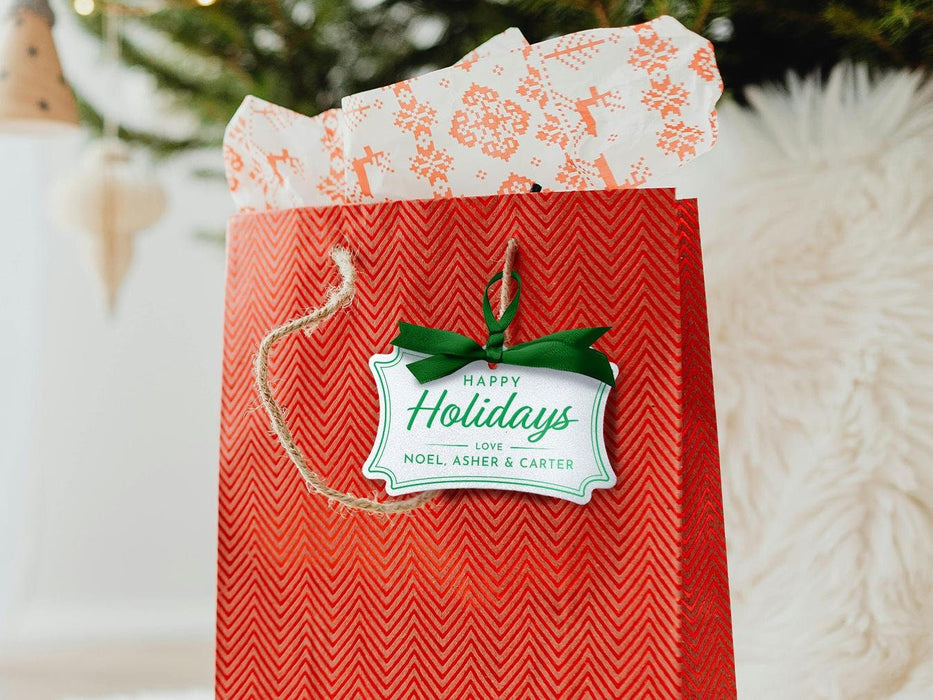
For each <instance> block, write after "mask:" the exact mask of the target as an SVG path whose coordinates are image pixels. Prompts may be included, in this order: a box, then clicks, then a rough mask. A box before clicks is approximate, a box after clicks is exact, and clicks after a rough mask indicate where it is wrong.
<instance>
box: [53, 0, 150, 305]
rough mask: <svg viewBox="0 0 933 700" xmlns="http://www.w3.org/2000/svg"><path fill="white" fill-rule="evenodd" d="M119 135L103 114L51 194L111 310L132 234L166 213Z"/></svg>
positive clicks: (111, 51)
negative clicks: (84, 247)
mask: <svg viewBox="0 0 933 700" xmlns="http://www.w3.org/2000/svg"><path fill="white" fill-rule="evenodd" d="M114 8H115V6H113V5H110V4H107V5H104V15H103V19H104V35H105V38H106V47H107V59H108V63H109V64H110V66H111V68H112V69H113V71H114V74H115V75H114V81H113V82H114V85H116V86H118V85H119V83H118V80H117V79H116V72H117V70H118V66H119V60H120V38H119V25H118V22H119V19H120V14H118V13H117V10H115V9H114ZM118 133H119V126H118V124H117V122H116V120H114V119H112V118H110V117H108V116H106V114H105V117H104V137H103V138H102V139H100V140H99V141H96V142H94V143H92V144H91V145H90V146H89V147H88V149H87V150H86V152H85V154H84V156H83V157H82V159H81V162H80V163H79V164H78V167H77V168H76V169H75V170H74V171H73V172H71V173H69V174H68V176H67V177H66V178H64V179H63V180H62V181H60V182H59V183H58V186H57V187H56V188H55V190H54V191H53V193H52V198H53V199H52V213H53V216H54V218H55V220H56V222H57V223H58V225H59V226H61V227H62V228H65V229H69V230H77V231H79V232H81V233H83V234H85V235H87V236H88V239H89V241H88V242H89V244H90V252H91V261H92V263H93V265H94V268H95V269H96V271H97V274H98V276H99V277H100V280H101V282H102V283H103V287H104V292H105V294H106V299H107V307H108V309H109V310H110V312H111V313H112V312H113V310H114V309H115V307H116V302H117V294H118V292H119V289H120V284H121V282H122V281H123V278H124V277H125V276H126V272H127V270H128V269H129V265H130V261H131V259H132V257H133V239H134V236H135V234H136V233H137V232H138V231H141V230H142V229H145V228H147V227H149V226H151V225H152V224H154V223H155V222H156V221H158V220H159V219H160V218H161V217H162V214H163V213H164V212H165V192H164V191H163V189H162V186H161V185H160V184H159V182H158V180H157V179H156V178H155V177H154V175H152V173H151V171H150V170H149V169H148V168H147V167H145V165H144V163H143V162H142V161H141V160H140V159H139V158H138V157H134V154H133V151H132V149H130V147H129V146H128V145H127V144H125V143H123V142H121V141H120V140H119V138H118Z"/></svg>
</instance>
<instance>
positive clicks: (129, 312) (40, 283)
mask: <svg viewBox="0 0 933 700" xmlns="http://www.w3.org/2000/svg"><path fill="white" fill-rule="evenodd" d="M81 140H82V139H81V138H79V137H76V138H72V139H66V140H57V141H54V142H53V141H49V142H27V141H22V140H13V139H11V138H4V139H2V140H0V163H6V164H7V167H4V168H2V169H0V211H2V212H3V213H4V214H3V220H2V224H0V367H2V368H4V369H3V370H0V371H5V372H7V374H8V376H7V377H6V378H5V380H4V381H3V386H4V389H5V391H4V396H3V399H4V400H3V401H2V402H0V645H2V644H6V645H9V644H21V643H23V642H30V643H37V644H46V643H49V642H53V641H55V642H57V641H64V640H68V639H73V640H76V641H77V640H83V641H90V640H100V639H102V638H124V637H138V636H140V635H143V636H153V635H166V634H169V635H178V634H186V635H192V634H193V635H198V636H204V637H206V638H209V637H210V635H211V634H212V632H213V605H214V603H213V598H214V570H215V532H216V493H215V492H216V463H217V431H218V412H219V386H220V359H221V315H222V304H223V267H224V258H223V248H222V246H220V245H218V244H216V243H210V242H205V241H203V240H201V239H199V238H197V237H196V236H195V232H196V231H197V230H200V229H204V228H208V229H214V230H217V231H220V230H222V227H223V223H224V220H225V218H226V216H227V214H228V213H229V212H230V210H231V208H232V207H231V204H230V202H229V196H228V195H227V193H226V192H225V190H224V187H223V184H222V183H221V182H213V181H208V182H205V181H199V180H196V179H193V178H191V177H189V176H187V175H186V173H187V172H188V171H189V170H190V169H189V168H188V167H187V166H185V165H184V164H180V163H175V164H168V165H165V166H162V167H160V168H159V177H160V179H161V180H162V181H163V183H164V184H165V186H166V189H167V192H168V195H169V211H168V213H167V215H166V217H165V218H164V219H163V220H162V221H161V222H159V223H158V224H157V225H156V226H154V227H153V228H152V229H150V230H148V231H146V232H144V233H142V234H140V235H139V236H138V237H137V249H136V258H135V260H134V263H133V265H132V268H131V270H130V272H129V274H128V278H127V280H126V282H125V285H124V288H123V290H122V293H121V297H120V300H119V304H118V308H117V310H116V313H115V315H114V316H113V317H109V316H108V314H107V312H106V310H105V306H104V303H103V298H102V294H101V292H100V289H99V287H98V285H97V281H96V279H95V277H94V274H93V272H92V271H91V269H90V267H89V265H88V264H86V261H85V259H84V257H83V250H82V246H81V240H80V239H79V237H78V236H77V235H75V234H70V233H65V232H63V231H59V230H56V229H55V227H53V226H52V225H51V224H50V223H49V222H48V220H47V217H46V216H45V210H46V209H47V197H48V190H49V183H50V182H51V181H53V180H54V179H55V177H57V176H58V175H57V174H58V173H66V172H67V171H68V169H69V166H70V165H71V164H73V163H74V161H75V159H76V158H77V155H78V152H79V148H80V145H81V144H80V143H79V142H80V141H81ZM205 160H206V161H207V162H209V163H211V164H212V165H219V154H207V155H206V157H205V158H201V161H202V162H204V161H205ZM12 164H16V167H13V165H12Z"/></svg>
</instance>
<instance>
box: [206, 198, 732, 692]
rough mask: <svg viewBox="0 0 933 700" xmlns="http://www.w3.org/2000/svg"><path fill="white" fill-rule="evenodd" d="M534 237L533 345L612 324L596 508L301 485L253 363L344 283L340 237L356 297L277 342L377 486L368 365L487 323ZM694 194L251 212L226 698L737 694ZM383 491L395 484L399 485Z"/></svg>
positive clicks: (237, 310)
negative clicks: (606, 477) (603, 472)
mask: <svg viewBox="0 0 933 700" xmlns="http://www.w3.org/2000/svg"><path fill="white" fill-rule="evenodd" d="M512 237H515V238H517V239H518V241H519V244H520V253H519V257H518V260H517V269H518V270H519V271H520V273H521V276H522V279H523V281H524V289H523V292H522V306H521V311H520V312H519V314H518V316H517V318H516V320H515V322H514V323H513V325H512V333H513V338H512V342H522V341H523V340H526V339H529V338H536V337H539V336H541V335H544V334H547V333H550V332H553V331H555V330H559V329H564V328H570V327H579V326H612V328H611V330H610V331H609V332H608V333H607V334H606V335H605V336H604V337H603V338H601V339H600V340H599V341H598V343H597V345H596V347H597V349H599V350H602V351H603V352H605V353H606V354H607V355H608V356H609V357H610V358H611V359H612V361H613V362H615V363H617V364H618V365H619V366H620V372H619V376H618V379H617V382H616V386H615V388H614V389H613V390H612V392H611V393H610V394H609V401H608V405H607V409H606V421H605V439H606V446H607V450H608V455H609V458H610V462H611V465H612V468H613V469H614V471H615V473H616V476H617V483H616V485H615V486H614V487H612V488H611V489H605V490H597V491H595V492H594V493H593V495H592V499H591V500H590V502H589V503H587V504H586V505H577V504H575V503H571V502H568V501H564V500H559V499H555V498H551V497H547V496H539V495H530V494H524V493H514V492H507V491H496V490H480V489H467V490H449V491H445V492H443V493H442V494H441V495H439V496H437V497H436V498H434V499H433V500H431V501H429V502H427V503H425V504H424V505H422V506H421V507H419V508H417V509H415V510H412V511H411V512H409V513H406V514H396V515H389V516H380V515H373V514H371V513H367V512H362V511H357V510H353V509H348V508H345V507H342V506H334V504H333V503H332V502H331V501H329V500H328V499H326V498H324V497H322V496H321V495H319V494H317V493H314V492H309V491H308V489H306V488H305V485H304V483H303V481H302V478H301V475H300V474H299V473H298V471H297V470H296V469H295V466H294V465H293V464H292V462H291V461H290V459H289V457H288V456H287V455H286V453H285V451H284V450H283V448H282V445H281V444H280V443H279V440H278V439H277V437H276V436H275V435H274V434H273V433H272V432H271V431H270V423H269V417H268V416H267V415H266V413H265V411H264V410H263V409H262V407H261V405H260V402H259V399H258V396H257V392H256V386H255V378H254V374H253V364H254V359H255V357H256V352H257V348H258V347H259V343H260V341H261V339H262V338H263V337H264V336H265V335H266V333H267V332H268V331H269V330H270V329H272V328H273V327H276V326H279V325H280V324H282V323H284V322H286V321H288V320H289V319H291V318H294V317H297V316H301V315H303V314H305V313H306V312H307V310H308V309H309V308H313V307H317V306H319V305H320V304H321V303H322V300H323V299H325V298H326V296H327V291H328V288H330V287H331V286H332V285H335V284H337V283H338V282H339V281H340V280H339V275H338V274H337V271H336V269H335V268H334V265H333V262H332V261H331V258H330V250H331V248H332V246H334V245H335V244H340V245H342V246H345V247H347V248H349V249H350V250H351V251H353V254H354V264H355V266H356V270H357V280H356V292H355V297H354V299H353V302H352V304H351V305H350V306H348V307H347V308H346V309H343V310H341V311H339V312H338V313H337V314H336V315H334V316H333V317H332V318H330V319H329V320H327V321H326V322H324V323H322V324H320V325H319V326H318V327H317V328H316V329H315V331H314V332H313V333H311V334H310V335H304V334H301V333H295V334H293V335H291V336H289V337H288V338H286V339H285V340H283V341H282V342H281V343H279V344H278V345H277V346H276V349H275V352H274V354H273V355H272V358H271V364H270V374H271V377H272V383H273V386H274V390H275V394H276V399H277V400H278V401H280V402H281V404H282V405H283V406H285V407H286V410H287V420H288V424H289V426H290V428H291V431H292V434H293V435H294V437H295V440H296V442H297V443H298V445H299V446H300V448H301V450H302V451H303V452H304V454H305V455H306V456H307V458H308V462H309V464H310V465H311V466H312V467H313V469H314V471H315V472H316V473H317V474H319V475H320V476H321V478H322V479H324V480H325V481H326V482H327V483H328V484H329V485H330V486H332V487H334V488H336V489H338V490H340V491H344V492H352V493H355V494H360V495H366V496H371V495H373V494H374V493H378V492H379V490H380V487H381V486H382V483H381V482H374V481H370V480H368V479H366V478H365V477H364V476H363V474H362V472H361V465H362V464H363V462H364V460H365V459H366V457H367V455H368V454H369V451H370V448H371V447H372V445H373V440H374V436H375V433H376V428H377V424H378V420H379V416H378V414H379V402H378V397H377V391H376V387H375V384H374V380H373V376H372V374H371V373H370V370H369V367H368V365H367V362H368V360H369V358H370V356H372V355H373V354H375V353H380V352H386V351H387V350H388V349H389V341H390V339H391V338H392V336H393V335H394V334H395V332H396V330H397V323H398V321H399V320H402V319H404V320H406V321H409V322H411V323H415V324H423V325H428V326H433V327H438V328H444V329H450V330H453V331H456V332H459V333H462V334H465V335H467V336H470V337H474V338H478V337H482V335H483V328H481V326H482V318H481V317H479V316H478V315H477V314H476V305H477V294H478V290H482V289H483V287H484V285H485V284H486V282H487V280H488V279H489V278H490V276H491V275H492V274H493V273H495V272H496V271H497V269H501V259H502V251H503V248H504V245H505V242H506V241H507V240H508V239H509V238H512ZM719 478H720V477H719V460H718V450H717V443H716V424H715V412H714V405H713V392H712V379H711V373H710V358H709V338H708V330H707V321H706V306H705V297H704V287H703V272H702V264H701V258H700V244H699V236H698V225H697V215H696V204H695V202H694V201H691V200H685V201H678V200H677V199H676V198H675V195H674V193H673V191H672V190H665V189H655V190H626V191H602V192H545V193H538V194H526V195H508V196H496V197H478V198H459V199H456V198H455V199H439V200H425V201H407V202H391V203H384V204H369V205H359V206H347V207H328V208H308V209H292V210H285V211H272V212H265V213H253V214H241V215H238V216H236V217H235V218H233V219H232V220H231V223H230V226H229V237H228V268H227V296H226V318H225V337H224V366H223V405H222V430H221V460H220V535H219V572H218V599H217V679H216V681H217V684H216V692H217V697H218V698H261V699H262V700H268V699H269V698H432V699H433V698H635V697H655V698H675V697H696V698H730V697H734V695H735V679H734V669H733V655H732V637H731V623H730V615H729V590H728V580H727V574H726V556H725V543H724V533H723V517H722V500H721V490H720V480H719ZM383 497H384V496H383Z"/></svg>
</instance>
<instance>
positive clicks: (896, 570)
mask: <svg viewBox="0 0 933 700" xmlns="http://www.w3.org/2000/svg"><path fill="white" fill-rule="evenodd" d="M749 97H750V100H751V103H752V105H753V109H752V110H747V111H746V110H740V109H739V108H737V107H735V106H734V105H728V104H727V105H725V106H724V107H723V109H722V110H721V112H722V113H721V142H720V145H719V146H717V148H716V149H714V151H713V152H712V153H711V154H710V155H708V156H705V157H704V158H701V159H699V160H698V161H695V162H694V163H693V164H691V165H690V166H688V167H687V168H686V169H685V170H684V172H683V173H682V181H681V182H680V183H679V185H681V187H680V190H681V193H682V194H693V193H695V194H699V196H700V212H701V218H702V227H703V237H704V254H705V258H706V275H707V287H708V296H709V306H710V323H711V338H712V348H713V358H714V371H715V378H716V399H717V404H718V411H719V426H720V444H721V448H722V468H723V485H724V492H725V509H726V510H725V512H726V527H727V533H726V534H727V539H728V545H729V556H730V561H729V565H730V578H731V584H732V598H733V614H734V626H735V647H736V658H737V672H738V677H739V696H740V697H741V698H749V699H754V700H771V699H774V700H778V699H780V700H787V699H792V700H797V699H809V698H840V699H841V698H845V699H846V700H857V699H859V698H866V699H867V698H871V699H875V698H883V697H896V698H898V699H899V700H908V698H910V699H916V700H920V699H921V698H924V699H926V698H933V648H931V640H930V631H931V630H933V605H931V604H930V602H929V599H930V597H931V593H933V153H931V143H933V86H931V85H929V84H927V85H923V84H922V80H921V77H920V76H919V75H911V74H907V73H896V74H890V75H887V76H885V77H883V78H881V79H878V80H871V79H870V78H869V76H868V73H867V72H866V71H865V70H863V69H860V68H852V67H845V66H843V67H840V68H837V69H836V70H835V71H834V72H833V73H832V75H831V77H830V78H829V80H828V81H827V82H826V84H825V85H821V84H820V83H819V82H818V81H816V80H798V79H791V80H790V81H789V83H788V85H787V88H786V89H770V90H765V89H759V90H754V91H752V92H751V93H750V95H749ZM210 696H211V694H210V693H209V692H207V691H205V692H204V694H203V697H204V698H205V699H206V698H208V697H210ZM170 697H172V698H174V697H175V696H168V695H151V696H138V697H137V698H135V700H144V699H145V700H169V698H170ZM182 698H184V699H186V700H187V699H189V698H190V700H200V698H201V696H200V695H197V694H192V695H184V696H177V700H182Z"/></svg>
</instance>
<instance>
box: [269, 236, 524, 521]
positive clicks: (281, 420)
mask: <svg viewBox="0 0 933 700" xmlns="http://www.w3.org/2000/svg"><path fill="white" fill-rule="evenodd" d="M517 252H518V241H517V240H516V239H515V238H510V239H509V240H508V242H507V243H506V246H505V256H504V260H503V263H502V273H503V274H502V286H501V290H500V292H499V315H500V316H501V315H502V313H503V312H504V311H505V309H506V307H507V306H508V303H509V301H510V299H509V297H510V296H511V289H510V287H511V285H510V278H511V272H512V269H513V267H514V264H515V255H516V253H517ZM330 257H331V259H332V260H333V261H334V264H335V265H336V266H337V270H338V271H339V272H340V277H341V281H340V285H339V286H337V287H334V288H333V289H331V290H330V292H329V293H328V295H327V301H326V302H325V303H324V305H323V306H321V307H320V308H317V309H314V310H313V311H310V312H309V313H308V314H306V315H305V316H302V317H300V318H296V319H295V320H293V321H289V322H288V323H286V324H284V325H281V326H279V327H277V328H273V329H272V330H271V331H270V332H269V334H268V335H266V337H265V338H263V339H262V342H261V343H260V344H259V352H258V353H257V355H256V367H255V370H256V386H257V388H258V390H259V398H260V400H261V401H262V405H263V408H265V409H266V413H268V414H269V419H270V420H271V421H272V430H273V432H274V433H275V434H276V436H277V437H278V438H279V442H280V443H281V444H282V447H283V448H285V452H286V454H288V457H289V459H291V461H292V463H293V464H294V465H295V466H296V467H297V468H298V471H299V472H300V473H301V477H302V478H303V479H304V481H305V485H306V486H307V487H308V490H309V491H312V492H317V493H319V494H320V495H322V496H325V497H326V498H329V499H330V500H332V501H335V502H337V503H340V504H342V505H344V506H347V507H348V508H355V509H357V510H364V511H369V512H370V513H382V514H391V513H404V512H407V511H412V510H414V509H415V508H420V507H421V506H423V505H424V504H425V503H427V502H428V501H430V500H431V499H433V498H434V497H435V496H437V495H438V493H440V492H439V491H423V492H421V493H418V494H415V495H414V496H410V497H408V498H400V499H392V500H385V501H377V500H374V499H371V498H361V497H359V496H354V495H353V494H352V493H345V492H343V491H338V490H337V489H335V488H332V487H330V486H328V485H327V484H326V483H325V482H324V480H323V479H321V477H320V476H319V475H318V474H317V472H315V471H314V470H313V469H311V467H310V466H309V465H308V460H307V459H306V458H305V455H304V452H302V451H301V448H300V447H298V445H297V443H296V442H295V438H294V437H293V436H292V431H291V430H290V429H289V427H288V423H287V422H286V420H285V411H284V409H283V408H282V406H281V404H279V403H278V402H277V401H276V400H275V395H274V393H273V391H272V385H271V380H270V379H269V357H270V355H271V354H272V348H273V347H274V346H275V344H276V343H277V342H279V341H280V340H282V339H283V338H285V337H287V336H289V335H291V334H292V333H295V332H296V331H302V330H303V331H304V332H305V333H306V334H309V335H310V334H311V333H313V332H314V330H315V329H316V328H317V326H318V325H319V324H320V323H322V322H323V321H326V320H327V319H328V318H330V317H331V316H333V315H334V314H336V313H337V312H338V311H339V310H340V309H342V308H344V307H346V306H348V305H349V304H350V302H351V301H352V300H353V295H354V294H355V293H356V267H354V265H353V254H352V253H351V252H350V251H349V250H347V249H346V248H343V247H341V246H334V247H333V248H331V251H330ZM506 340H508V338H507V337H506Z"/></svg>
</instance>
